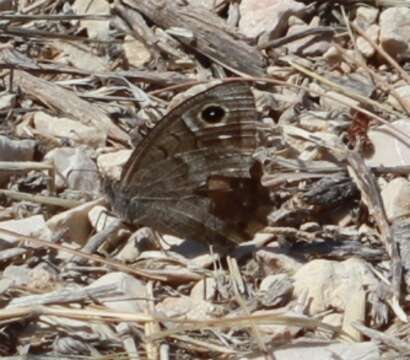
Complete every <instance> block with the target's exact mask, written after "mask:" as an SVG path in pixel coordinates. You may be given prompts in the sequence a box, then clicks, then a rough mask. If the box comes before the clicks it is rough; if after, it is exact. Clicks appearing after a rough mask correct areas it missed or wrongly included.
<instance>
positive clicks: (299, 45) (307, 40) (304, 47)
mask: <svg viewBox="0 0 410 360" xmlns="http://www.w3.org/2000/svg"><path fill="white" fill-rule="evenodd" d="M312 27H314V26H313V25H312V24H310V25H307V24H302V25H293V26H291V27H290V28H289V31H288V33H287V35H292V34H295V33H299V32H301V31H305V30H309V29H310V28H312ZM330 46H331V43H330V42H329V41H328V40H326V39H324V38H323V37H320V36H318V35H310V36H305V37H303V38H302V39H299V40H296V41H292V42H290V43H289V44H287V45H286V46H285V48H286V49H288V50H289V52H290V53H293V54H297V55H300V56H319V55H323V54H324V53H326V51H328V50H329V48H330Z"/></svg>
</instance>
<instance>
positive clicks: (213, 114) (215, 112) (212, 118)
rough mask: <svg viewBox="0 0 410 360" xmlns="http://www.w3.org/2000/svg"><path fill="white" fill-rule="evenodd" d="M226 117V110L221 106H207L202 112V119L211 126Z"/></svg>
mask: <svg viewBox="0 0 410 360" xmlns="http://www.w3.org/2000/svg"><path fill="white" fill-rule="evenodd" d="M225 115H226V111H225V109H224V108H223V107H222V106H219V105H207V106H205V107H204V108H203V109H202V110H201V119H202V120H204V121H206V122H207V123H210V124H217V123H219V122H221V121H222V120H223V119H224V118H225Z"/></svg>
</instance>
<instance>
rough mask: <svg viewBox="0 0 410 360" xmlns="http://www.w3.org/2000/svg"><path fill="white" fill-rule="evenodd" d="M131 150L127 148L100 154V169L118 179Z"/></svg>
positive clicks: (111, 177)
mask: <svg viewBox="0 0 410 360" xmlns="http://www.w3.org/2000/svg"><path fill="white" fill-rule="evenodd" d="M131 152H132V150H128V149H126V150H119V151H116V152H111V153H107V154H103V155H100V156H99V157H98V159H97V165H98V169H100V171H101V172H102V173H103V174H104V175H105V176H107V177H109V178H110V179H116V180H118V179H119V178H120V176H121V171H122V167H123V166H124V164H125V163H126V162H127V160H128V158H129V157H130V155H131Z"/></svg>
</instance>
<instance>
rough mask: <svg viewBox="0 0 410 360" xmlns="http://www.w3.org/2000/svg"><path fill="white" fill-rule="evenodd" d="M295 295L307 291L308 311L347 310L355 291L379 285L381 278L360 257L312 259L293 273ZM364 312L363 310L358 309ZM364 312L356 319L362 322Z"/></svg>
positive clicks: (302, 294) (311, 312)
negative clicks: (333, 259) (337, 259)
mask: <svg viewBox="0 0 410 360" xmlns="http://www.w3.org/2000/svg"><path fill="white" fill-rule="evenodd" d="M293 279H294V281H295V282H294V287H295V290H294V294H295V295H296V296H297V297H299V296H304V294H305V293H307V294H308V299H309V300H310V301H311V303H310V308H309V313H310V314H311V315H314V314H318V313H320V312H322V311H325V310H327V309H329V308H331V307H332V308H335V309H338V310H340V311H346V307H347V306H348V304H350V298H351V296H352V293H355V292H356V289H357V291H360V289H363V288H365V287H373V288H376V287H377V285H378V280H377V279H376V278H375V277H374V275H373V274H372V272H371V271H370V269H369V268H368V265H367V264H366V263H365V262H364V261H363V260H360V259H356V258H350V259H348V260H345V261H342V262H337V261H329V260H313V261H311V262H309V263H308V264H306V265H304V266H303V267H301V268H300V270H299V271H298V272H297V273H296V274H295V275H294V276H293ZM359 310H360V311H362V312H364V309H359ZM362 316H364V313H363V314H361V313H360V312H358V313H356V320H357V321H361V320H362ZM350 320H351V321H353V320H354V319H352V318H351V319H350Z"/></svg>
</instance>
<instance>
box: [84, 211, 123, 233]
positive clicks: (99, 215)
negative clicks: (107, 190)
mask: <svg viewBox="0 0 410 360" xmlns="http://www.w3.org/2000/svg"><path fill="white" fill-rule="evenodd" d="M88 219H89V220H90V224H91V226H92V227H93V228H94V229H95V231H96V232H100V231H101V230H103V229H104V228H106V227H107V226H110V225H111V224H113V223H114V222H116V221H117V218H116V217H114V216H110V215H109V211H108V209H107V208H106V207H105V206H101V205H97V206H94V207H93V208H92V209H91V210H90V212H89V213H88Z"/></svg>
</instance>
